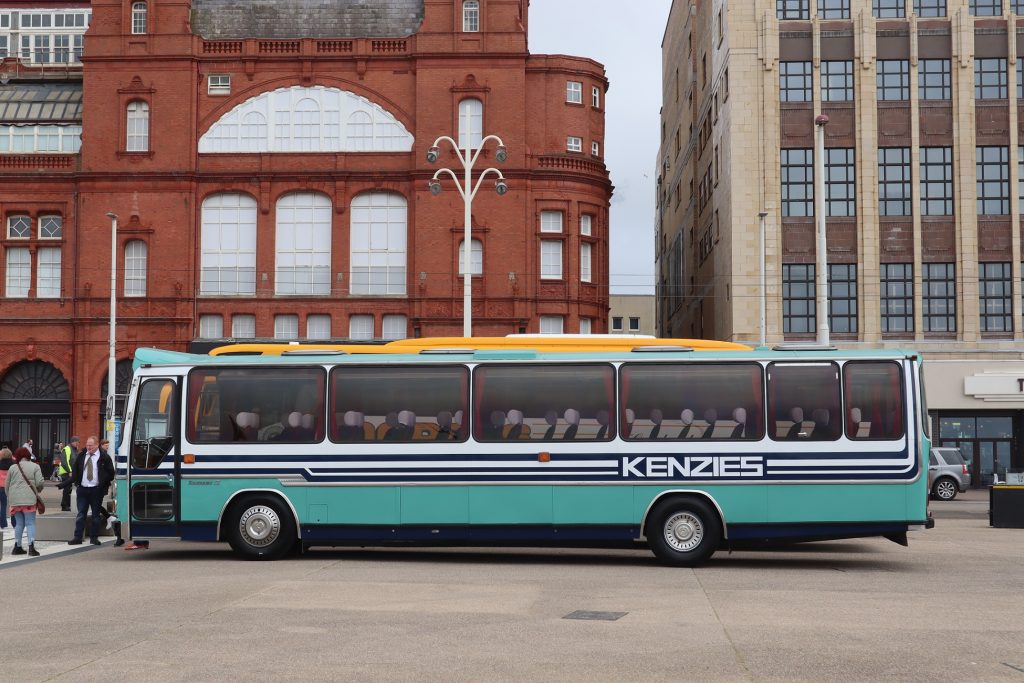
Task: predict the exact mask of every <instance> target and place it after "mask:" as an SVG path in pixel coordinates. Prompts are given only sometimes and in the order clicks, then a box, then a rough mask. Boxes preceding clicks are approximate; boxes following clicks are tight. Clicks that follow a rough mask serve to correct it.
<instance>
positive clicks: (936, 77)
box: [917, 59, 1020, 100]
mask: <svg viewBox="0 0 1024 683" xmlns="http://www.w3.org/2000/svg"><path fill="white" fill-rule="evenodd" d="M1019 63H1020V62H1018V64H1019ZM917 96H918V98H920V99H922V100H948V99H952V97H953V90H952V79H951V77H950V60H948V59H922V60H920V61H919V62H918V63H917Z"/></svg>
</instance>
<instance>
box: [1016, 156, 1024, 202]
mask: <svg viewBox="0 0 1024 683" xmlns="http://www.w3.org/2000/svg"><path fill="white" fill-rule="evenodd" d="M1017 198H1018V199H1019V200H1020V201H1021V206H1024V146H1022V147H1018V148H1017Z"/></svg>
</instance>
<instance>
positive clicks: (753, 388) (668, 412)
mask: <svg viewBox="0 0 1024 683" xmlns="http://www.w3.org/2000/svg"><path fill="white" fill-rule="evenodd" d="M763 394H764V392H763V388H762V379H761V366H760V365H759V364H757V363H657V364H642V365H641V364H633V363H631V364H627V365H624V366H623V368H622V383H621V400H620V402H619V404H620V406H621V407H622V414H621V415H620V419H621V421H622V423H623V427H622V433H623V434H624V435H626V434H628V437H626V438H629V439H631V440H634V439H635V440H641V441H654V440H657V441H661V440H668V441H679V440H688V439H715V440H730V439H744V440H745V439H760V438H761V437H762V436H763V435H764V421H763V419H762V414H763V412H764V411H763V410H762V399H761V397H762V396H763ZM630 417H632V419H630ZM628 425H631V426H628Z"/></svg>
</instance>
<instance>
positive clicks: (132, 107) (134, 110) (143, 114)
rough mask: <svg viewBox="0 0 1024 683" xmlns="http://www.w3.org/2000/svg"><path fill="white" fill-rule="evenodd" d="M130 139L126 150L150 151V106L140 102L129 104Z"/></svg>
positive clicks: (128, 126) (128, 129)
mask: <svg viewBox="0 0 1024 683" xmlns="http://www.w3.org/2000/svg"><path fill="white" fill-rule="evenodd" d="M127 131H128V139H127V141H126V146H125V149H126V150H128V151H129V152H148V151H149V105H148V104H146V103H145V102H142V101H140V100H135V101H134V102H129V103H128V120H127Z"/></svg>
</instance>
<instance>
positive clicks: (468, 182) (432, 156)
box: [427, 135, 508, 337]
mask: <svg viewBox="0 0 1024 683" xmlns="http://www.w3.org/2000/svg"><path fill="white" fill-rule="evenodd" d="M442 140H443V141H446V142H448V143H449V144H450V145H451V146H452V148H453V149H454V150H455V154H456V156H457V157H458V159H459V163H460V164H462V170H463V179H462V180H461V181H460V180H459V177H458V176H457V175H455V172H454V171H452V170H451V169H449V168H440V169H438V170H437V172H436V173H434V177H433V178H431V179H430V183H429V184H428V187H429V188H430V194H432V195H434V196H435V197H436V196H437V195H439V194H441V181H440V177H441V176H442V175H448V176H450V177H451V179H452V180H454V181H455V187H456V188H457V189H458V191H459V194H460V195H462V201H463V203H464V204H465V215H464V216H463V220H464V223H463V228H464V229H463V241H462V253H463V267H462V271H463V272H462V336H464V337H472V336H473V308H472V304H473V294H472V291H473V290H472V287H473V284H472V268H471V263H472V248H471V243H472V242H471V230H470V228H471V225H470V223H471V222H472V220H473V217H472V214H473V198H474V197H475V196H476V193H477V190H479V189H480V184H481V183H483V180H484V178H485V177H487V175H488V174H493V175H494V176H496V177H497V181H495V183H494V191H495V192H497V193H498V195H499V196H502V195H504V194H506V193H507V192H508V183H506V182H505V176H503V175H501V171H499V170H498V169H496V168H493V167H491V168H486V169H484V170H483V171H482V172H481V173H480V176H479V177H478V178H477V179H476V184H475V185H474V184H473V165H474V164H475V163H476V160H477V158H478V157H479V156H480V151H481V150H483V148H484V145H485V144H487V142H488V141H489V140H494V141H495V142H496V143H498V150H497V151H496V152H495V154H494V158H495V160H496V161H497V162H498V163H499V164H503V163H505V160H506V159H508V152H507V151H506V149H505V143H504V142H502V141H501V138H499V137H498V136H497V135H488V136H487V137H485V138H483V139H482V140H480V142H479V143H478V144H477V145H476V147H472V146H471V145H470V142H469V136H466V148H465V149H459V145H458V143H456V142H455V140H452V139H451V138H450V137H448V136H447V135H442V136H441V137H439V138H438V139H436V140H434V144H433V145H432V146H431V147H430V149H429V150H427V162H428V163H431V164H435V163H437V160H438V159H439V158H440V156H441V153H440V150H439V149H438V145H440V144H441V141H442Z"/></svg>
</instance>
